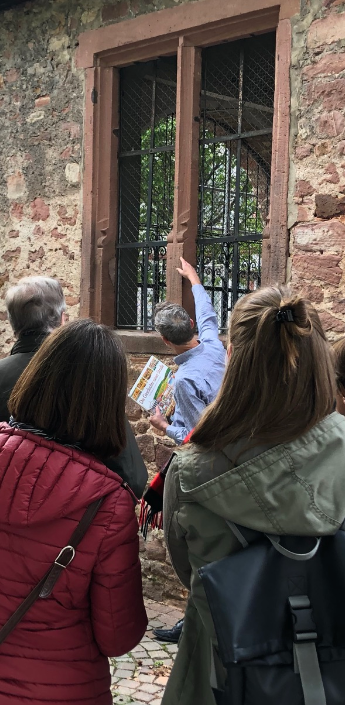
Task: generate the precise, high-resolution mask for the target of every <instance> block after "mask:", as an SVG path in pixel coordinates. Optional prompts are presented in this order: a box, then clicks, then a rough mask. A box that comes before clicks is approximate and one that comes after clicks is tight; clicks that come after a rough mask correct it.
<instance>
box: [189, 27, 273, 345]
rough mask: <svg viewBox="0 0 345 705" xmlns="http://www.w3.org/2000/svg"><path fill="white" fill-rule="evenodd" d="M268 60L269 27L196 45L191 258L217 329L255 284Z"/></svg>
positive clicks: (268, 115) (266, 168)
mask: <svg viewBox="0 0 345 705" xmlns="http://www.w3.org/2000/svg"><path fill="white" fill-rule="evenodd" d="M274 65H275V33H270V34H265V35H262V36H259V37H253V38H250V39H245V40H242V41H239V42H231V43H227V44H223V45H222V46H219V47H210V48H208V49H205V50H204V51H203V52H202V90H201V124H200V182H199V228H198V239H197V261H198V268H199V273H200V277H201V280H202V281H203V284H204V286H205V288H206V289H207V290H208V291H209V293H210V296H211V298H212V302H213V305H214V307H215V310H216V312H217V316H218V323H219V330H220V331H224V330H225V329H226V327H227V322H228V316H229V311H231V310H232V308H233V306H234V304H235V303H236V301H237V300H238V298H239V297H240V296H243V294H246V293H248V292H250V291H252V290H253V289H255V288H256V287H257V286H259V285H260V278H261V243H262V233H263V228H264V225H265V221H266V217H267V215H268V205H269V191H270V171H271V156H272V154H271V153H272V124H273V100H274Z"/></svg>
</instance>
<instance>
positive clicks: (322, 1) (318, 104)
mask: <svg viewBox="0 0 345 705" xmlns="http://www.w3.org/2000/svg"><path fill="white" fill-rule="evenodd" d="M291 88H292V111H291V143H290V155H291V166H290V187H289V191H290V195H289V227H290V233H291V236H290V262H289V276H290V278H291V281H292V282H293V284H294V285H295V286H296V287H298V288H301V287H302V288H303V290H304V292H305V293H306V294H307V295H308V296H309V298H310V299H311V301H313V302H314V303H315V305H316V306H317V307H318V309H319V311H320V313H321V318H322V322H323V325H324V327H325V329H326V331H327V333H328V334H329V336H330V337H335V336H339V335H340V334H344V332H345V290H344V285H345V278H344V265H345V195H344V194H345V3H344V2H341V1H340V0H310V1H308V0H302V5H301V15H300V17H297V18H295V19H294V20H293V46H292V67H291Z"/></svg>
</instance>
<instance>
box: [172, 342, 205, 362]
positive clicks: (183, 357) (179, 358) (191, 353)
mask: <svg viewBox="0 0 345 705" xmlns="http://www.w3.org/2000/svg"><path fill="white" fill-rule="evenodd" d="M204 347H205V346H204V343H201V342H200V341H199V345H196V346H195V347H194V348H191V349H190V350H186V352H184V353H180V354H179V355H176V357H174V362H175V364H176V365H183V363H184V362H187V360H190V359H191V358H192V357H196V355H200V353H203V352H204Z"/></svg>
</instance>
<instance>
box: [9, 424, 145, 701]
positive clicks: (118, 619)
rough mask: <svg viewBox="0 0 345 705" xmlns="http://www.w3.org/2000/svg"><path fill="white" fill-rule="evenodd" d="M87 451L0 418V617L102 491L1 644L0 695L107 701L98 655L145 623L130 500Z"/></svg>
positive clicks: (114, 650)
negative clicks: (72, 546) (54, 570)
mask: <svg viewBox="0 0 345 705" xmlns="http://www.w3.org/2000/svg"><path fill="white" fill-rule="evenodd" d="M121 482H122V480H121V478H119V477H118V475H116V474H115V473H113V472H112V471H111V470H108V469H107V468H106V467H105V466H104V465H102V463H100V462H98V461H96V460H95V459H94V458H93V457H92V456H91V455H87V454H86V453H81V452H79V451H77V450H73V449H71V448H66V447H64V446H61V445H58V444H57V443H53V442H51V441H47V440H45V439H43V438H40V437H39V436H36V435H33V434H31V433H26V432H24V431H19V430H15V429H13V428H10V427H9V426H8V425H7V424H5V423H2V424H0V625H1V626H2V625H3V624H4V623H5V622H6V621H7V619H8V618H9V617H10V615H11V614H12V613H13V612H14V611H15V609H16V608H17V607H18V605H19V604H20V603H21V602H22V600H23V599H24V598H25V597H26V596H27V594H28V593H29V592H30V590H31V589H32V588H33V587H34V586H35V585H36V583H38V582H39V580H40V579H41V578H42V576H43V575H44V574H45V572H46V571H47V569H48V568H49V567H50V565H51V564H52V562H53V561H54V559H55V558H56V556H57V554H58V553H59V550H60V549H61V548H62V547H63V546H65V545H66V544H67V543H68V540H69V539H70V537H71V535H72V532H73V530H74V529H75V527H76V525H77V524H78V522H79V521H80V519H81V517H82V515H83V513H84V511H85V508H86V507H87V506H88V505H89V504H90V503H91V502H93V501H94V500H95V499H98V498H99V497H103V496H105V495H107V497H106V498H105V500H104V502H103V504H102V506H101V509H100V510H99V512H98V514H97V516H96V518H95V519H94V521H93V523H92V525H91V526H90V528H89V529H88V532H87V534H86V536H85V537H84V538H83V540H82V542H81V543H80V545H79V547H78V549H77V551H76V556H75V559H74V561H73V562H72V563H71V565H70V566H69V567H68V568H67V569H66V570H65V571H64V572H63V574H62V575H61V577H60V579H59V581H58V583H57V584H56V586H55V588H54V591H53V594H52V596H51V597H49V598H48V599H45V600H41V599H40V600H37V602H36V603H35V604H34V605H33V607H32V608H31V609H30V611H29V612H28V613H27V615H26V617H25V618H24V619H23V621H22V622H21V623H20V624H19V625H18V626H17V627H16V628H15V629H14V631H13V632H12V633H11V634H10V636H9V637H8V638H7V640H6V641H5V642H4V643H3V644H2V645H1V646H0V703H1V705H48V704H49V705H111V702H112V698H111V693H110V674H109V665H108V660H107V656H119V655H120V654H123V653H126V652H127V651H129V650H130V649H132V648H134V646H135V645H136V644H137V643H138V642H139V641H140V639H141V637H142V636H143V634H144V631H145V628H146V623H147V619H146V613H145V609H144V605H143V598H142V591H141V573H140V565H139V559H138V537H137V531H138V525H137V520H136V517H135V512H134V502H133V498H132V496H131V494H130V492H129V491H127V490H126V489H125V488H124V487H122V486H121Z"/></svg>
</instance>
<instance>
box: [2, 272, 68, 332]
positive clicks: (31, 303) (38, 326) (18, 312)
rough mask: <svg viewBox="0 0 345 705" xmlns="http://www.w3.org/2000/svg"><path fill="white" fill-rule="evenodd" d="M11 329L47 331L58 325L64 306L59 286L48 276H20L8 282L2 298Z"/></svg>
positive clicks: (57, 282) (16, 330) (63, 298)
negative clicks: (10, 284) (13, 281)
mask: <svg viewBox="0 0 345 705" xmlns="http://www.w3.org/2000/svg"><path fill="white" fill-rule="evenodd" d="M5 304H6V308H7V315H8V319H9V322H10V324H11V326H12V328H13V331H14V333H15V334H16V335H17V336H18V335H20V334H23V333H26V332H29V331H34V332H35V333H50V332H51V331H52V330H53V329H54V328H57V327H58V326H60V325H61V316H62V313H63V312H64V311H65V309H66V302H65V297H64V295H63V291H62V287H61V284H60V282H59V281H58V280H57V279H50V277H24V278H23V279H20V280H19V282H18V283H17V284H15V285H14V286H11V288H10V289H9V290H8V292H7V294H6V298H5Z"/></svg>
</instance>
